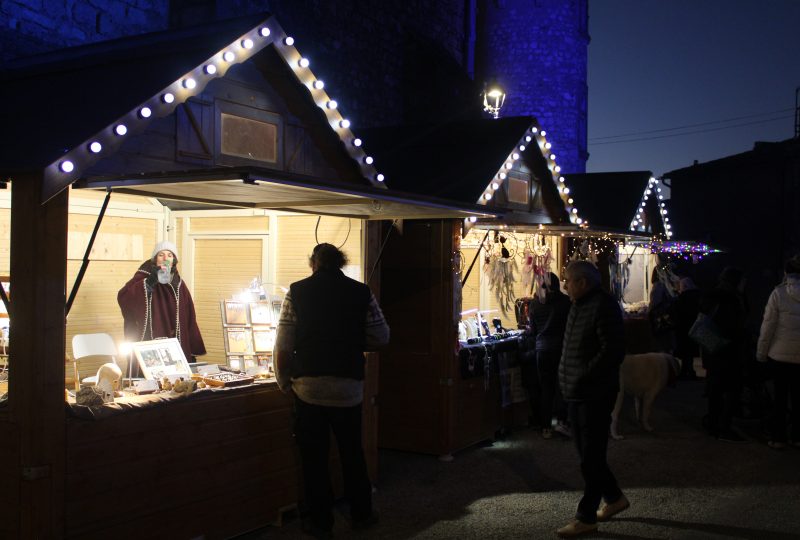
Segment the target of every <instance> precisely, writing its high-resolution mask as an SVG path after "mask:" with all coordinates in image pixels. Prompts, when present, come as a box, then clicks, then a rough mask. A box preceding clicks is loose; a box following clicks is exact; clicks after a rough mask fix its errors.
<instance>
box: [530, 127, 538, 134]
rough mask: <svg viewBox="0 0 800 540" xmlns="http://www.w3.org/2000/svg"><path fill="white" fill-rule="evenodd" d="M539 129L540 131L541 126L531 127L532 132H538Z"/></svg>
mask: <svg viewBox="0 0 800 540" xmlns="http://www.w3.org/2000/svg"><path fill="white" fill-rule="evenodd" d="M537 131H539V128H537V127H536V126H533V127H532V128H531V133H536V132H537Z"/></svg>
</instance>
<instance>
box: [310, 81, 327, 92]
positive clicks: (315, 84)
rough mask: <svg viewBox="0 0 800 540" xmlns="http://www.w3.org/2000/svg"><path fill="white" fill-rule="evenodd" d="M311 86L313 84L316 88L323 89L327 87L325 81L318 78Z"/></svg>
mask: <svg viewBox="0 0 800 540" xmlns="http://www.w3.org/2000/svg"><path fill="white" fill-rule="evenodd" d="M311 86H313V87H314V88H315V89H316V90H322V89H323V88H325V83H324V82H322V81H321V80H319V79H317V80H316V81H314V82H313V84H312V85H311Z"/></svg>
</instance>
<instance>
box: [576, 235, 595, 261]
mask: <svg viewBox="0 0 800 540" xmlns="http://www.w3.org/2000/svg"><path fill="white" fill-rule="evenodd" d="M569 260H571V261H589V262H591V263H592V264H594V265H595V266H597V253H596V252H595V250H593V249H592V245H591V243H590V242H589V239H588V238H586V239H584V240H583V241H581V243H580V245H579V246H578V247H577V248H576V249H575V251H573V252H572V256H571V257H570V258H569Z"/></svg>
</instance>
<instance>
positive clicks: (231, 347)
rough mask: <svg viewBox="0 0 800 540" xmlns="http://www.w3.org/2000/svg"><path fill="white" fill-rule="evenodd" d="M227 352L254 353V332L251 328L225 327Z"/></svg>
mask: <svg viewBox="0 0 800 540" xmlns="http://www.w3.org/2000/svg"><path fill="white" fill-rule="evenodd" d="M225 352H226V353H228V354H253V332H252V331H251V330H250V329H249V328H225Z"/></svg>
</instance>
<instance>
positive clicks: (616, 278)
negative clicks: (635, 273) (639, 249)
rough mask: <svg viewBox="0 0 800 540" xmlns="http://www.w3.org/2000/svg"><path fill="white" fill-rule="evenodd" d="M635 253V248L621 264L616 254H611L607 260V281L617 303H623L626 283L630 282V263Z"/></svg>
mask: <svg viewBox="0 0 800 540" xmlns="http://www.w3.org/2000/svg"><path fill="white" fill-rule="evenodd" d="M635 253H636V248H635V247H634V249H633V253H631V256H630V257H625V258H624V259H625V260H624V261H623V262H619V258H618V256H617V254H616V253H612V254H611V256H610V257H609V258H608V272H609V278H610V279H609V281H610V283H611V294H612V295H613V296H614V298H616V299H617V301H620V302H624V301H625V289H627V288H628V283H629V282H630V280H631V267H630V265H631V262H632V261H633V255H634V254H635Z"/></svg>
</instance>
